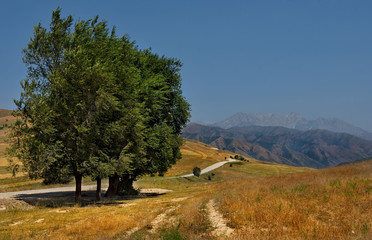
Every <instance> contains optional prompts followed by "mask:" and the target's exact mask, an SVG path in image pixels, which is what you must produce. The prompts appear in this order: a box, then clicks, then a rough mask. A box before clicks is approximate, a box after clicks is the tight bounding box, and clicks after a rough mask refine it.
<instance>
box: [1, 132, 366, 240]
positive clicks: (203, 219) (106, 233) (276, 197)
mask: <svg viewBox="0 0 372 240" xmlns="http://www.w3.org/2000/svg"><path fill="white" fill-rule="evenodd" d="M181 153H182V159H180V160H179V161H178V162H177V164H175V165H174V166H173V167H172V168H171V169H170V170H169V171H168V172H167V173H166V174H165V175H164V177H161V176H153V177H151V176H143V177H142V178H140V179H138V180H137V181H136V182H135V187H136V188H137V189H140V190H141V194H140V195H138V196H122V197H116V198H103V200H102V201H99V202H97V201H95V191H94V190H95V188H94V185H93V186H90V188H88V189H85V190H84V191H83V201H82V202H81V203H80V204H76V203H75V201H74V193H73V192H72V191H67V192H62V193H61V192H59V191H58V188H57V187H62V186H66V185H47V186H46V185H43V184H42V183H41V181H40V180H29V179H28V178H27V177H26V176H24V175H23V176H17V177H11V176H10V175H8V173H7V172H6V171H5V170H4V171H2V172H1V173H0V190H1V192H13V191H19V190H27V189H28V190H32V189H40V188H51V187H52V188H54V189H55V190H54V191H53V190H50V191H51V193H49V194H36V193H31V194H22V195H19V196H17V197H15V199H7V198H0V238H1V239H309V238H313V239H370V238H371V237H372V230H371V224H372V222H371V219H370V214H369V213H370V212H371V211H372V195H371V194H372V173H371V171H370V169H371V168H372V160H366V161H362V162H358V163H355V164H348V165H344V166H340V167H333V168H326V169H321V170H316V169H312V168H305V167H294V166H289V165H282V164H277V163H271V162H266V161H260V160H256V159H254V158H251V157H249V156H247V155H244V154H242V155H243V156H244V158H245V159H246V160H245V161H235V162H231V163H227V164H225V165H223V166H221V167H219V168H217V169H215V170H213V171H211V172H208V173H206V174H202V175H201V176H200V177H195V176H191V177H176V176H180V175H184V174H188V173H191V172H192V169H193V167H196V166H198V167H200V168H201V169H204V168H207V167H208V166H210V165H213V164H216V163H218V162H224V161H226V159H228V158H229V157H230V156H235V155H236V154H235V153H233V152H230V151H227V150H218V149H216V148H215V146H210V145H207V144H205V143H201V142H198V141H195V140H188V139H185V140H184V144H183V146H182V148H181ZM4 167H5V162H4ZM91 184H94V182H93V181H92V180H91V179H89V178H85V179H83V185H91ZM105 184H107V180H103V185H104V186H106V185H105ZM70 186H73V183H71V185H70ZM53 192H54V193H58V194H52V193H53Z"/></svg>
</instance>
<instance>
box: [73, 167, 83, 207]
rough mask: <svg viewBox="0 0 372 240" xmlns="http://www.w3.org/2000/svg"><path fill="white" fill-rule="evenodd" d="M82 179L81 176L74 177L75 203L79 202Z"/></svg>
mask: <svg viewBox="0 0 372 240" xmlns="http://www.w3.org/2000/svg"><path fill="white" fill-rule="evenodd" d="M82 178H83V175H81V174H76V175H75V183H76V188H75V202H81V180H82Z"/></svg>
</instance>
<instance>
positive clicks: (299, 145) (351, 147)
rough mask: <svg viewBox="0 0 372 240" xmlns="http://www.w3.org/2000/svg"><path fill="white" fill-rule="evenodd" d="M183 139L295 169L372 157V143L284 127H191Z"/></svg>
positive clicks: (196, 125) (322, 131)
mask: <svg viewBox="0 0 372 240" xmlns="http://www.w3.org/2000/svg"><path fill="white" fill-rule="evenodd" d="M183 137H185V138H188V139H195V140H198V141H201V142H204V143H207V144H210V145H212V146H215V147H217V148H219V149H226V150H229V151H232V152H235V153H239V154H246V155H249V156H251V157H252V158H255V159H259V160H264V161H270V162H275V163H281V164H287V165H292V166H301V167H312V168H325V167H329V166H334V165H338V164H340V163H342V162H347V161H354V160H358V159H364V158H368V157H371V156H372V142H370V141H367V140H364V139H361V138H358V137H355V136H352V135H350V134H345V133H334V132H331V131H327V130H320V129H315V130H308V131H301V130H296V129H289V128H285V127H260V126H250V127H234V128H230V129H222V128H219V127H208V126H203V125H200V124H194V123H193V124H189V125H188V126H187V127H186V128H184V130H183Z"/></svg>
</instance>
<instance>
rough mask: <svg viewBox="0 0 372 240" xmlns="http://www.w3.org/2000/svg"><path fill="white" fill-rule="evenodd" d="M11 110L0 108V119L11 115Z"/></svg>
mask: <svg viewBox="0 0 372 240" xmlns="http://www.w3.org/2000/svg"><path fill="white" fill-rule="evenodd" d="M12 112H13V111H12V110H7V109H2V108H0V117H7V116H11V115H12Z"/></svg>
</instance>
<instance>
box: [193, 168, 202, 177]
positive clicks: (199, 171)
mask: <svg viewBox="0 0 372 240" xmlns="http://www.w3.org/2000/svg"><path fill="white" fill-rule="evenodd" d="M192 173H193V174H194V176H196V177H199V176H200V173H201V170H200V168H198V167H194V168H193V170H192Z"/></svg>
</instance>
